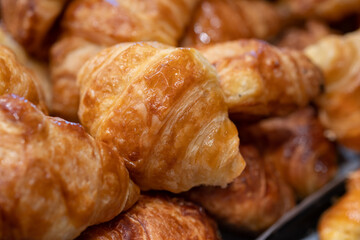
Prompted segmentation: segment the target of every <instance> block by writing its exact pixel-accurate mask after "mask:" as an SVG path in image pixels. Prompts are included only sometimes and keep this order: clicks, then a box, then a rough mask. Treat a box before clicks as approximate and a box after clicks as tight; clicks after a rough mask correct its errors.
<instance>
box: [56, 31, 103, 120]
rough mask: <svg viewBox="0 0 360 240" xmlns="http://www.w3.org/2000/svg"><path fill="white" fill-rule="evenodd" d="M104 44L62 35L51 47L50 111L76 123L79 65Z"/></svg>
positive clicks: (78, 98)
mask: <svg viewBox="0 0 360 240" xmlns="http://www.w3.org/2000/svg"><path fill="white" fill-rule="evenodd" d="M103 48H105V47H104V46H101V45H97V44H94V43H91V42H89V41H86V40H84V39H83V38H80V37H73V36H69V37H65V38H63V39H62V40H60V41H58V42H57V43H56V44H54V45H53V47H52V48H51V66H50V68H51V79H52V81H53V87H52V89H53V99H52V100H53V101H52V114H54V115H55V116H61V117H63V118H65V119H67V120H70V121H73V122H78V121H79V120H78V116H77V112H78V109H79V101H80V96H79V87H78V85H77V84H76V75H77V73H78V71H79V69H80V68H81V67H82V65H83V64H84V63H85V62H86V61H87V60H88V59H90V58H92V57H93V56H95V55H96V54H97V53H98V52H99V51H100V50H102V49H103Z"/></svg>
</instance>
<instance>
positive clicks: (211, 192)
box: [186, 145, 295, 232]
mask: <svg viewBox="0 0 360 240" xmlns="http://www.w3.org/2000/svg"><path fill="white" fill-rule="evenodd" d="M240 151H241V154H242V155H243V157H244V159H245V161H246V164H247V165H246V168H245V170H244V172H243V173H242V174H241V175H240V176H239V177H237V178H236V179H235V180H234V181H233V182H232V183H230V184H229V185H228V186H227V187H226V188H220V187H200V188H194V189H192V190H190V192H188V193H186V194H187V196H188V197H189V198H190V199H191V200H192V201H194V202H196V203H198V204H200V205H201V206H203V207H204V208H205V209H206V210H207V211H208V212H209V213H210V214H211V215H213V216H215V217H216V218H218V220H219V222H221V223H222V224H225V225H229V226H231V227H233V228H235V229H238V230H239V229H241V230H244V231H250V232H260V231H263V230H265V229H266V228H268V227H270V226H271V225H272V224H273V223H274V222H275V221H276V220H277V219H279V218H280V217H281V216H282V215H283V214H284V213H286V212H287V211H289V210H290V209H291V208H292V207H293V206H294V205H295V200H294V194H293V192H292V190H291V189H290V187H289V186H288V185H287V184H286V183H285V182H284V181H283V180H282V179H281V177H280V176H279V175H278V172H277V171H276V169H275V168H274V167H273V166H272V164H269V163H267V162H266V161H265V160H264V158H263V156H261V155H260V152H259V151H258V150H257V149H256V148H255V147H253V146H251V145H245V146H241V147H240Z"/></svg>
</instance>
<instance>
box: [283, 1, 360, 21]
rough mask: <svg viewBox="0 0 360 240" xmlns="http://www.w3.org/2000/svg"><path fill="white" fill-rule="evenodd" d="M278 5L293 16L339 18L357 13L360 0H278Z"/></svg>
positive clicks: (332, 19)
mask: <svg viewBox="0 0 360 240" xmlns="http://www.w3.org/2000/svg"><path fill="white" fill-rule="evenodd" d="M279 5H281V7H282V8H284V9H287V10H286V11H288V12H289V14H291V15H292V17H294V18H300V19H306V18H321V19H325V20H331V21H334V20H340V19H341V18H343V17H345V16H347V15H349V14H352V13H359V12H360V11H359V9H360V0H346V1H344V0H280V3H279Z"/></svg>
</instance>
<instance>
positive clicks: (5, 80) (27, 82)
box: [0, 45, 47, 112]
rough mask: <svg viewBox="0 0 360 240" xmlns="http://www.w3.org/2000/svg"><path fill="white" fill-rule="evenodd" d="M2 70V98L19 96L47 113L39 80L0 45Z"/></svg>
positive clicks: (9, 51)
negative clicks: (3, 96)
mask: <svg viewBox="0 0 360 240" xmlns="http://www.w3.org/2000/svg"><path fill="white" fill-rule="evenodd" d="M0 69H1V71H0V96H1V95H4V94H8V93H13V94H17V95H19V96H21V97H24V98H26V99H27V100H29V101H30V102H32V103H33V104H35V105H37V106H38V107H39V108H40V109H41V110H42V111H44V112H47V110H46V107H45V102H44V97H43V92H42V89H41V87H40V84H39V80H38V79H37V78H36V76H35V75H34V74H33V73H32V72H31V71H30V70H29V69H27V68H26V67H24V66H23V65H22V64H21V63H20V62H19V61H18V60H17V58H16V56H15V54H14V53H13V52H12V51H11V50H10V49H8V48H7V47H5V46H4V45H0Z"/></svg>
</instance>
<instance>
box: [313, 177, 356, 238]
mask: <svg viewBox="0 0 360 240" xmlns="http://www.w3.org/2000/svg"><path fill="white" fill-rule="evenodd" d="M359 176H360V171H359V170H358V171H356V172H354V173H353V174H351V175H350V179H349V182H348V185H347V189H348V192H347V193H346V194H345V195H344V196H343V197H341V198H340V199H339V201H338V202H336V203H335V204H334V205H333V206H332V207H331V208H330V209H328V210H327V211H326V212H325V213H324V214H323V215H322V216H321V219H320V222H319V226H318V230H319V231H318V232H319V238H320V240H337V239H345V240H357V239H359V238H360V219H359V215H360V177H359Z"/></svg>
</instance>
